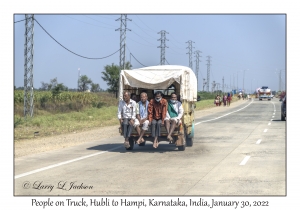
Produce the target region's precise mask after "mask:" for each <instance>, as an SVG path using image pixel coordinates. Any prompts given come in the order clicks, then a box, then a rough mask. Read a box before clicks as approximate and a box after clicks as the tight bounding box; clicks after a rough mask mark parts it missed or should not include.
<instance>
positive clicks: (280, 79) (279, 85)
mask: <svg viewBox="0 0 300 210" xmlns="http://www.w3.org/2000/svg"><path fill="white" fill-rule="evenodd" d="M279 91H281V70H279Z"/></svg>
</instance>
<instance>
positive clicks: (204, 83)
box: [203, 78, 206, 92]
mask: <svg viewBox="0 0 300 210" xmlns="http://www.w3.org/2000/svg"><path fill="white" fill-rule="evenodd" d="M205 85H206V82H205V79H204V78H203V92H204V86H205Z"/></svg>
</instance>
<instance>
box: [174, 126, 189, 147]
mask: <svg viewBox="0 0 300 210" xmlns="http://www.w3.org/2000/svg"><path fill="white" fill-rule="evenodd" d="M184 132H185V131H184V127H183V125H182V124H180V126H179V135H178V138H177V140H176V141H175V145H176V146H183V145H185V141H186V140H185V135H184Z"/></svg>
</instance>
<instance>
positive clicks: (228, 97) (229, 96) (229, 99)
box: [227, 93, 232, 106]
mask: <svg viewBox="0 0 300 210" xmlns="http://www.w3.org/2000/svg"><path fill="white" fill-rule="evenodd" d="M231 97H232V95H231V94H230V93H228V95H227V106H230V101H231Z"/></svg>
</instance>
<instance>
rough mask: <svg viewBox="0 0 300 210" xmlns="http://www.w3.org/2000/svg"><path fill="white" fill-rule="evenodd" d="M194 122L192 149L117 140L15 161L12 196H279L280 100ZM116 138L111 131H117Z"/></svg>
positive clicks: (282, 177)
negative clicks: (127, 146) (126, 143)
mask: <svg viewBox="0 0 300 210" xmlns="http://www.w3.org/2000/svg"><path fill="white" fill-rule="evenodd" d="M220 110H221V111H219V112H217V113H212V114H209V115H206V116H204V117H200V118H198V119H197V120H196V126H195V138H194V145H193V146H192V147H187V148H186V150H185V151H178V150H177V148H176V147H175V146H174V145H169V144H167V143H161V144H160V145H159V148H157V149H154V148H152V145H151V144H150V143H148V144H146V146H145V147H139V146H135V147H134V149H133V150H132V151H126V150H125V149H124V147H123V145H122V142H123V138H122V137H116V138H110V139H105V140H101V141H93V142H89V143H86V144H82V145H79V146H74V147H70V148H64V149H61V150H56V151H49V152H45V153H42V154H36V155H32V156H25V157H21V158H17V159H15V183H14V189H15V191H14V194H15V195H81V196H84V195H103V196H105V195H114V196H118V195H131V196H135V195H144V196H148V195H156V196H158V195H170V196H175V195H176V196H193V195H197V196H202V195H211V196H213V195H257V196H260V195H285V194H286V122H285V121H281V120H280V102H279V101H277V100H273V101H258V100H257V99H254V100H249V101H244V102H243V103H240V104H239V105H238V106H235V107H222V108H220ZM116 132H117V131H116Z"/></svg>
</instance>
